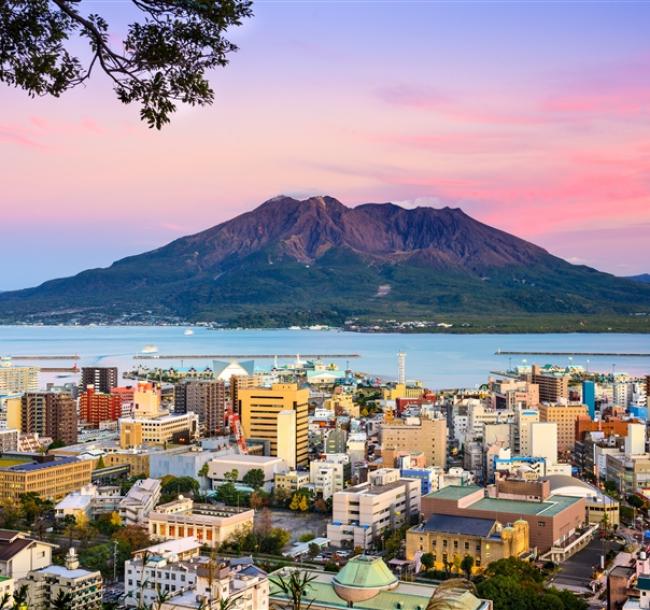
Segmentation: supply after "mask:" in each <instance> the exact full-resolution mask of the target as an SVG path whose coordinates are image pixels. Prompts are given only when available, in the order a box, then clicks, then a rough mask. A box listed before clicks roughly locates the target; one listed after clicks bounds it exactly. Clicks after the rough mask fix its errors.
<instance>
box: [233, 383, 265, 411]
mask: <svg viewBox="0 0 650 610" xmlns="http://www.w3.org/2000/svg"><path fill="white" fill-rule="evenodd" d="M261 385H262V375H260V374H259V373H254V374H252V375H233V376H232V377H231V378H230V404H232V406H233V409H235V410H236V411H237V412H239V390H246V389H250V388H259V387H260V386H261Z"/></svg>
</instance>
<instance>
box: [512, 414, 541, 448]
mask: <svg viewBox="0 0 650 610" xmlns="http://www.w3.org/2000/svg"><path fill="white" fill-rule="evenodd" d="M538 421H539V411H538V410H537V409H524V408H517V409H515V416H514V421H513V423H512V426H511V428H510V430H511V436H510V449H511V450H512V453H513V455H534V454H533V453H531V449H530V444H529V439H530V426H531V424H534V423H537V422H538Z"/></svg>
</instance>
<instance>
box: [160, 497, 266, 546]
mask: <svg viewBox="0 0 650 610" xmlns="http://www.w3.org/2000/svg"><path fill="white" fill-rule="evenodd" d="M254 514H255V511H253V510H249V509H238V508H230V507H227V508H217V507H215V506H214V505H212V504H195V503H194V502H193V501H192V500H190V499H188V498H183V497H179V499H178V500H174V501H172V502H167V503H166V504H160V505H159V506H157V507H156V508H155V510H154V511H152V512H151V513H149V535H150V536H151V537H152V538H153V539H154V540H175V539H178V538H186V537H188V536H193V537H194V538H196V539H197V540H198V541H199V542H201V543H203V544H206V545H207V546H209V547H217V546H219V545H220V544H222V543H223V542H225V541H226V540H227V539H228V538H229V537H230V536H232V535H233V534H234V533H235V532H237V531H238V530H241V529H246V528H252V527H253V517H254Z"/></svg>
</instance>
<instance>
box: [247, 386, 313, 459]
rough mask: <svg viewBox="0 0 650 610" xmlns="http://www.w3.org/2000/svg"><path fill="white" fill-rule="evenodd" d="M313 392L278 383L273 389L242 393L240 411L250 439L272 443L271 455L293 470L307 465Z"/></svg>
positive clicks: (253, 389) (250, 389) (251, 390)
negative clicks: (309, 419)
mask: <svg viewBox="0 0 650 610" xmlns="http://www.w3.org/2000/svg"><path fill="white" fill-rule="evenodd" d="M308 403H309V390H308V389H299V388H298V385H297V384H295V383H276V384H273V385H272V386H271V388H241V389H239V390H238V404H239V412H240V414H241V423H242V427H243V430H244V434H245V436H246V438H251V439H260V440H264V441H267V442H268V443H269V444H270V448H271V455H272V456H276V457H281V458H283V459H284V460H285V462H286V463H287V465H288V466H289V468H298V467H300V466H307V464H308V462H309V459H308V453H309V448H308V407H309V405H308Z"/></svg>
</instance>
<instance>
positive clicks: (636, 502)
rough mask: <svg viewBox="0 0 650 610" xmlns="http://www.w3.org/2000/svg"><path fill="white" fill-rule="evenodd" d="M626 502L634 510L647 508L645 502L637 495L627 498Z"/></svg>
mask: <svg viewBox="0 0 650 610" xmlns="http://www.w3.org/2000/svg"><path fill="white" fill-rule="evenodd" d="M626 500H627V503H628V504H629V505H630V506H631V507H632V508H636V509H639V508H643V507H644V506H645V502H644V501H643V500H642V499H641V498H639V496H637V495H635V494H630V495H629V496H627V498H626Z"/></svg>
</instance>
